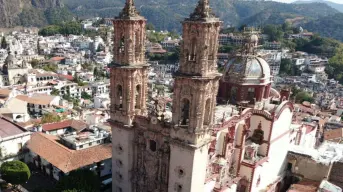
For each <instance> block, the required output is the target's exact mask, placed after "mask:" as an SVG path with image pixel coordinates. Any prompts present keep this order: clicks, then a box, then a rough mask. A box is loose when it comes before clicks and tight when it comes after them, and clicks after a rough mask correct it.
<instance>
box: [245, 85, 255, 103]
mask: <svg viewBox="0 0 343 192" xmlns="http://www.w3.org/2000/svg"><path fill="white" fill-rule="evenodd" d="M254 98H255V88H252V87H250V88H248V98H247V99H248V101H252V100H254Z"/></svg>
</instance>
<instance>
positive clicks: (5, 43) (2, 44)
mask: <svg viewBox="0 0 343 192" xmlns="http://www.w3.org/2000/svg"><path fill="white" fill-rule="evenodd" d="M0 47H1V49H7V41H6V38H5V36H3V37H2V40H1V46H0Z"/></svg>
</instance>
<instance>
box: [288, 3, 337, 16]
mask: <svg viewBox="0 0 343 192" xmlns="http://www.w3.org/2000/svg"><path fill="white" fill-rule="evenodd" d="M293 3H294V4H307V3H325V4H327V5H328V6H330V7H332V8H334V9H336V10H338V11H340V12H342V13H343V4H339V3H334V2H332V1H325V0H309V1H304V0H298V1H295V2H293Z"/></svg>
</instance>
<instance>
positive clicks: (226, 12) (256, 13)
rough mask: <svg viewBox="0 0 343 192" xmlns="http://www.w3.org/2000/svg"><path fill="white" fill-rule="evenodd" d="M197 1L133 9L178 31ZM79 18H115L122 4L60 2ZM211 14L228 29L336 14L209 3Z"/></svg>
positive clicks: (155, 0)
mask: <svg viewBox="0 0 343 192" xmlns="http://www.w3.org/2000/svg"><path fill="white" fill-rule="evenodd" d="M196 2H197V0H136V7H137V9H138V10H139V11H140V12H141V14H142V15H143V16H145V17H146V18H147V19H148V21H149V22H151V23H153V24H154V25H155V26H156V28H157V29H168V30H177V31H180V28H181V25H180V21H182V20H183V19H184V18H185V17H187V16H188V15H189V13H190V12H191V11H192V10H193V9H194V7H195V4H196ZM63 3H64V4H65V5H66V6H67V7H68V8H69V9H70V10H71V11H72V12H73V13H74V14H76V15H77V16H79V17H81V18H85V17H90V16H100V17H114V16H116V15H117V14H118V13H119V11H120V10H121V9H122V7H123V5H124V0H63ZM210 3H211V6H212V8H213V11H214V13H215V14H216V15H217V16H219V17H220V18H221V20H222V21H223V22H224V26H227V25H234V26H238V25H242V24H248V25H255V26H256V25H264V24H269V23H271V24H281V23H284V22H285V21H291V22H294V23H295V24H300V23H301V24H302V23H305V22H308V21H312V20H315V19H318V18H320V17H323V16H328V15H330V14H335V13H338V11H337V10H335V9H333V8H331V7H329V6H328V5H326V4H321V3H313V4H285V3H278V2H273V1H264V2H263V1H261V2H251V1H250V2H248V1H230V0H216V1H210Z"/></svg>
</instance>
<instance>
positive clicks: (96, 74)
mask: <svg viewBox="0 0 343 192" xmlns="http://www.w3.org/2000/svg"><path fill="white" fill-rule="evenodd" d="M93 75H94V77H95V78H96V77H98V75H99V71H98V68H97V67H94V70H93Z"/></svg>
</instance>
